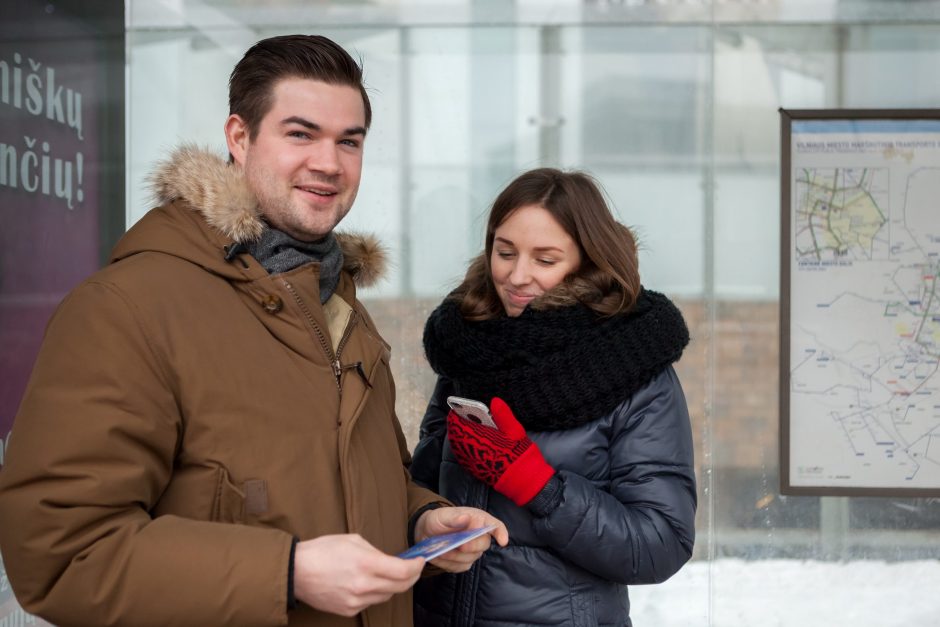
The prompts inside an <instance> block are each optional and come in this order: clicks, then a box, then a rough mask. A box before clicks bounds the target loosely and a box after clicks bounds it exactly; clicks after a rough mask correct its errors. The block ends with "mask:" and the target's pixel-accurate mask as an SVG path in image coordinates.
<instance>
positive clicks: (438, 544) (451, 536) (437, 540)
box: [397, 525, 496, 561]
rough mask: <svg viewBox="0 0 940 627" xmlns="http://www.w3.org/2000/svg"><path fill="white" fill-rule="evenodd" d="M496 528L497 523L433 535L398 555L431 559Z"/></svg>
mask: <svg viewBox="0 0 940 627" xmlns="http://www.w3.org/2000/svg"><path fill="white" fill-rule="evenodd" d="M493 529H496V525H489V526H487V527H480V528H479V529H465V530H463V531H455V532H454V533H445V534H442V535H439V536H431V537H430V538H425V539H424V540H422V541H421V542H418V543H417V544H415V545H414V546H413V547H411V548H410V549H408V550H407V551H404V552H402V553H399V554H398V556H397V557H400V558H402V559H405V560H408V559H413V558H415V557H423V558H424V559H426V560H428V561H430V560H432V559H434V558H435V557H437V556H439V555H443V554H444V553H447V552H448V551H450V550H452V549H456V548H457V547H458V546H460V545H461V544H464V543H467V542H469V541H470V540H473V539H474V538H479V537H480V536H482V535H483V534H485V533H489V532H490V531H492V530H493Z"/></svg>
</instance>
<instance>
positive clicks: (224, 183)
mask: <svg viewBox="0 0 940 627" xmlns="http://www.w3.org/2000/svg"><path fill="white" fill-rule="evenodd" d="M150 188H151V190H152V191H153V194H154V196H155V197H156V200H157V203H158V204H161V205H163V204H167V203H170V202H173V201H174V200H179V199H185V200H186V202H187V203H189V204H190V205H191V206H192V207H194V208H195V209H196V210H197V211H199V212H200V213H201V214H202V216H203V217H204V218H205V219H206V222H208V223H209V224H210V225H212V226H214V227H215V228H217V229H219V230H220V231H222V233H224V234H225V235H227V236H228V237H231V238H232V239H233V240H235V241H236V242H247V241H250V240H255V239H258V237H259V236H260V235H261V231H263V230H264V222H262V221H261V211H260V210H259V209H258V201H257V200H256V199H255V196H254V194H252V193H251V190H250V189H248V184H247V183H246V182H245V179H244V177H243V176H242V175H241V173H240V172H239V171H238V168H235V167H232V166H231V165H229V164H228V163H226V162H225V161H223V160H222V159H221V158H219V157H218V156H217V155H215V154H214V153H212V152H210V151H209V150H206V149H204V148H200V147H198V146H196V145H195V144H184V145H182V146H180V147H179V148H177V149H176V150H175V151H173V153H172V154H171V155H170V156H169V157H168V158H167V159H166V160H165V161H163V162H161V163H160V164H158V166H157V168H156V170H154V172H153V174H151V176H150Z"/></svg>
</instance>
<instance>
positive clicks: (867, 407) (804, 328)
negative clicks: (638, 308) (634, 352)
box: [788, 121, 940, 489]
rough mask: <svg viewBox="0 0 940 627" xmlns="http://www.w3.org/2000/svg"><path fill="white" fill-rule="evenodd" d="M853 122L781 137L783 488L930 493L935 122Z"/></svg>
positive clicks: (938, 200)
mask: <svg viewBox="0 0 940 627" xmlns="http://www.w3.org/2000/svg"><path fill="white" fill-rule="evenodd" d="M854 125H855V126H854V127H853V129H852V130H853V131H854V132H853V133H841V132H840V131H841V130H843V129H841V128H840V127H839V126H838V125H831V123H830V126H829V127H825V130H824V131H823V132H807V133H798V132H796V131H794V133H793V140H794V141H793V144H792V145H793V153H792V154H793V158H792V163H793V165H792V168H791V190H792V192H791V197H790V198H791V203H790V204H791V215H790V219H791V223H790V229H791V231H790V232H791V234H792V237H791V239H790V246H791V251H790V277H791V278H790V281H791V285H790V364H789V365H790V372H789V389H790V399H789V400H790V404H789V407H790V412H789V414H790V415H789V420H790V458H789V460H788V463H789V464H790V466H789V471H790V482H791V485H794V486H800V487H840V488H886V489H898V488H901V489H904V488H913V489H937V488H940V285H938V277H940V122H938V124H937V127H936V129H935V130H933V127H932V126H931V127H930V128H931V130H932V132H925V131H923V130H920V131H918V132H909V131H908V130H907V129H902V130H904V131H906V132H894V133H886V132H883V130H882V127H877V128H876V129H875V130H874V131H872V132H865V126H864V121H862V122H859V121H855V122H854ZM794 127H795V129H797V130H798V127H797V125H796V123H794ZM807 128H808V129H809V130H815V129H812V127H807ZM915 128H919V127H915Z"/></svg>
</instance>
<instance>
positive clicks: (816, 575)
mask: <svg viewBox="0 0 940 627" xmlns="http://www.w3.org/2000/svg"><path fill="white" fill-rule="evenodd" d="M630 598H631V600H632V603H633V608H632V611H631V615H632V617H633V623H634V625H635V627H940V561H927V560H924V561H911V562H876V561H856V562H841V563H840V562H813V561H797V560H756V561H745V560H738V559H720V560H715V561H713V562H711V563H709V562H703V561H697V562H692V563H690V564H687V565H686V566H685V568H683V569H682V570H681V571H679V573H678V574H677V575H676V576H675V577H673V578H672V579H670V580H669V581H667V582H666V583H663V584H660V585H657V586H634V587H631V588H630ZM45 624H46V623H44V622H42V621H38V620H36V619H34V618H33V617H31V616H26V615H24V614H23V613H22V611H21V610H19V609H18V608H17V607H16V604H15V601H13V599H12V598H6V599H2V598H0V627H7V626H10V627H14V626H15V627H19V626H22V625H37V626H38V625H45Z"/></svg>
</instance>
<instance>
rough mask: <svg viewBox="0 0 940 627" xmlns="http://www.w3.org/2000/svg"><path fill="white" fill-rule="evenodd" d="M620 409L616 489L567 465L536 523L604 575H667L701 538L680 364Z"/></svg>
mask: <svg viewBox="0 0 940 627" xmlns="http://www.w3.org/2000/svg"><path fill="white" fill-rule="evenodd" d="M616 411H617V414H616V416H615V417H614V424H613V436H612V439H611V442H610V483H609V490H607V489H601V488H599V487H597V486H596V485H595V484H594V483H592V482H590V481H588V480H587V479H585V478H583V477H581V476H579V475H577V474H575V473H572V472H567V471H561V472H559V477H560V479H561V480H562V481H563V493H562V497H561V501H560V503H559V505H558V506H557V507H556V508H555V509H554V510H553V511H551V512H550V513H549V514H547V515H546V516H544V517H541V518H539V517H536V518H534V519H533V527H534V529H535V532H536V534H537V535H538V536H539V538H541V539H542V540H543V541H545V542H546V543H547V544H548V545H549V546H551V547H552V548H553V549H554V550H556V551H557V552H558V553H559V554H560V555H561V556H563V557H564V558H565V559H567V560H569V561H571V562H573V563H575V564H577V565H579V566H581V567H582V568H584V569H586V570H588V571H591V572H593V573H595V574H597V575H599V576H601V577H604V578H606V579H610V580H612V581H617V582H620V583H624V584H643V583H658V582H662V581H664V580H666V579H668V578H669V577H671V576H672V575H673V574H675V573H676V572H677V571H678V570H679V568H680V567H681V566H682V565H683V564H684V563H685V562H686V561H688V559H689V558H690V557H691V555H692V546H693V542H694V538H695V508H696V491H695V475H694V472H693V459H692V455H693V450H692V434H691V426H690V422H689V414H688V408H687V405H686V402H685V397H684V395H683V393H682V388H681V386H680V384H679V380H678V378H677V377H676V374H675V372H674V371H673V369H672V368H671V367H670V368H667V369H666V370H665V371H663V372H662V373H661V374H659V375H657V376H656V377H655V378H654V379H653V380H652V381H651V382H650V383H649V384H648V385H647V386H646V387H644V388H642V389H641V390H640V391H638V392H637V393H636V394H634V395H633V396H632V397H631V398H630V400H628V401H627V402H625V403H623V404H622V405H621V406H620V407H619V408H618V409H617V410H616Z"/></svg>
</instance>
